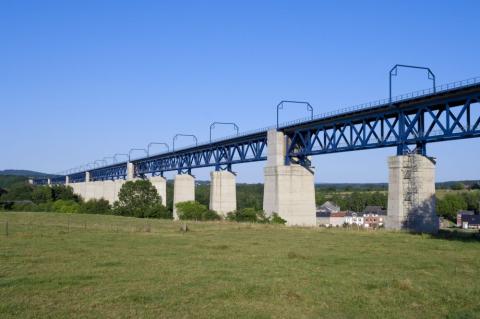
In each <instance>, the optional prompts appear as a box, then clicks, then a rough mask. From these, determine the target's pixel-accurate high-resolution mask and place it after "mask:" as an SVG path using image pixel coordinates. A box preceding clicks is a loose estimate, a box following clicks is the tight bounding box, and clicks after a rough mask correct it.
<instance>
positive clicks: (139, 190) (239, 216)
mask: <svg viewBox="0 0 480 319" xmlns="http://www.w3.org/2000/svg"><path fill="white" fill-rule="evenodd" d="M451 187H453V188H455V189H463V190H458V191H456V192H452V193H450V194H446V195H445V196H444V197H443V198H437V214H438V215H439V216H442V217H445V218H447V219H449V220H452V221H455V220H456V214H457V212H458V211H460V210H472V211H475V212H477V213H478V212H479V209H480V207H479V206H480V191H478V190H476V189H475V187H470V188H471V189H470V190H465V189H464V187H462V186H461V185H459V184H458V183H457V184H452V185H451ZM7 190H8V192H7V193H3V194H1V195H0V208H3V209H5V210H17V211H40V212H41V211H45V212H46V211H55V212H61V213H93V214H95V213H96V214H117V215H122V216H133V217H140V218H172V211H173V183H167V199H168V200H167V202H166V207H165V205H164V204H165V203H163V199H162V198H160V196H159V195H158V193H157V191H156V189H155V187H153V185H152V184H151V183H150V182H149V181H148V180H145V181H142V180H140V181H135V182H127V183H125V184H124V187H122V189H121V190H120V193H119V200H118V201H117V202H115V203H114V204H113V205H110V203H109V202H108V201H106V200H103V199H99V200H89V201H85V200H84V199H82V198H81V197H80V196H78V195H76V194H74V193H73V189H72V188H71V187H68V186H58V185H53V186H34V185H30V184H28V183H26V182H25V181H21V182H17V183H13V184H11V185H10V187H9V188H8V189H7ZM195 196H196V201H195V202H193V203H190V204H189V205H184V206H183V207H181V208H180V211H181V212H182V209H183V210H185V218H191V219H196V220H215V219H219V216H215V214H216V213H215V214H213V213H212V212H211V211H209V210H208V206H209V201H210V186H209V185H208V184H206V183H205V184H197V186H196V188H195ZM315 199H316V203H317V205H321V204H323V203H324V202H326V201H332V202H334V203H336V204H337V205H338V206H340V207H341V209H342V210H351V211H355V212H362V211H363V210H364V208H365V207H366V206H380V207H383V208H387V204H388V195H387V193H386V192H382V191H358V190H354V191H351V192H348V191H346V190H344V189H341V190H340V191H339V190H336V191H333V192H332V191H331V190H330V189H329V188H322V187H317V188H316V193H315ZM237 207H238V210H237V211H236V212H233V213H232V214H231V215H230V216H228V218H229V219H230V220H236V221H252V220H253V221H255V222H263V221H265V220H266V217H265V216H264V215H265V214H264V213H263V211H262V207H263V184H238V185H237ZM192 212H194V213H192ZM192 214H193V215H192Z"/></svg>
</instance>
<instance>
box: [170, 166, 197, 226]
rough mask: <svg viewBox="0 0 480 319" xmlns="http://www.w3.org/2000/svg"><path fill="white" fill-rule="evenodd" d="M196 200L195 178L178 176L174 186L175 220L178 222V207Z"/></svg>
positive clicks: (186, 175)
mask: <svg viewBox="0 0 480 319" xmlns="http://www.w3.org/2000/svg"><path fill="white" fill-rule="evenodd" d="M194 200H195V177H193V176H192V175H189V174H178V175H176V176H175V181H174V184H173V219H175V220H178V215H177V208H176V205H177V204H178V203H182V202H189V201H194Z"/></svg>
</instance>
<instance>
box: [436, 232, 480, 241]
mask: <svg viewBox="0 0 480 319" xmlns="http://www.w3.org/2000/svg"><path fill="white" fill-rule="evenodd" d="M432 238H434V239H443V240H458V241H463V242H479V243H480V231H476V232H474V231H468V232H467V231H464V230H459V229H440V230H439V231H438V233H437V234H433V235H432Z"/></svg>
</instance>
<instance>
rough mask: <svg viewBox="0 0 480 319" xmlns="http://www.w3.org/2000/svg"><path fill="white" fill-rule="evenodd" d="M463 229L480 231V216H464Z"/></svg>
mask: <svg viewBox="0 0 480 319" xmlns="http://www.w3.org/2000/svg"><path fill="white" fill-rule="evenodd" d="M462 228H463V229H480V215H462Z"/></svg>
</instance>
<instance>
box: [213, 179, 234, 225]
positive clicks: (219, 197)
mask: <svg viewBox="0 0 480 319" xmlns="http://www.w3.org/2000/svg"><path fill="white" fill-rule="evenodd" d="M210 177H211V182H210V209H211V210H214V211H216V212H217V213H218V214H220V215H223V216H227V214H228V213H230V212H233V211H235V210H237V185H236V178H235V174H233V173H232V172H228V171H218V172H211V173H210Z"/></svg>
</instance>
